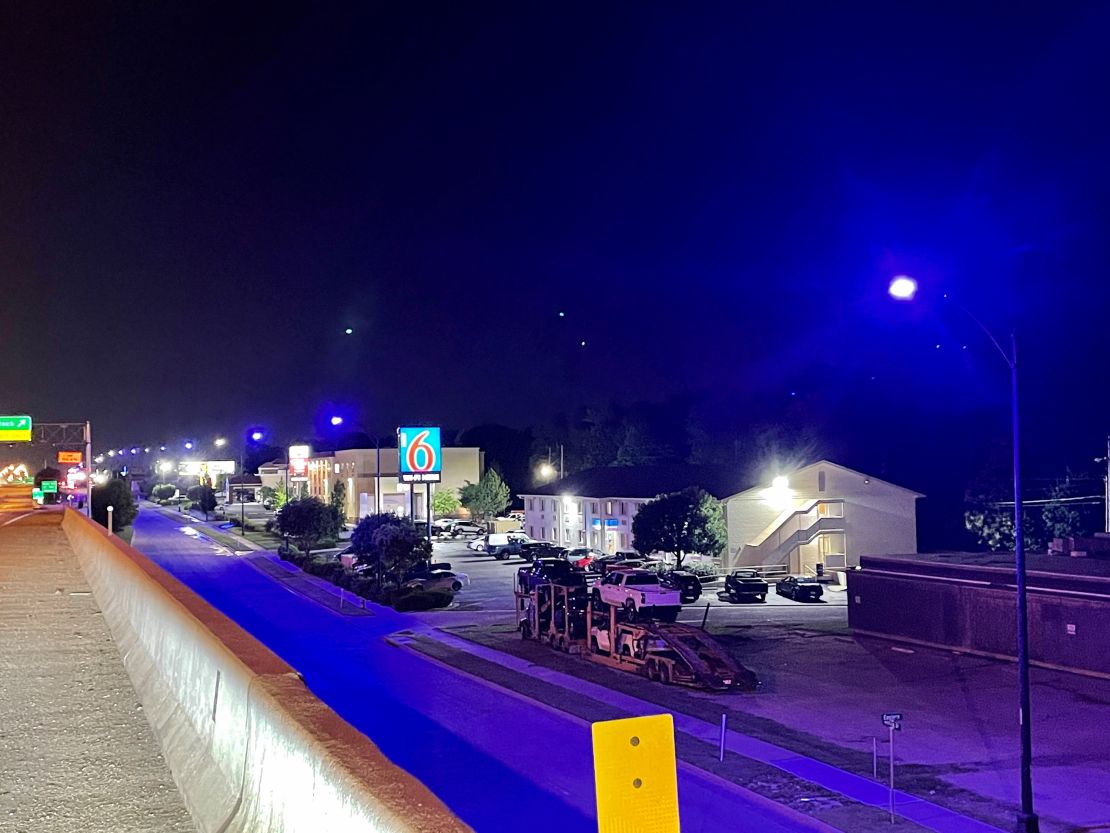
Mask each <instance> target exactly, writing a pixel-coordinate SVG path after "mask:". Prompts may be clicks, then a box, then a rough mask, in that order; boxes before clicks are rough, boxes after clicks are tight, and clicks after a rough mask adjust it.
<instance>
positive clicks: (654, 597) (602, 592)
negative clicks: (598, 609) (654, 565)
mask: <svg viewBox="0 0 1110 833" xmlns="http://www.w3.org/2000/svg"><path fill="white" fill-rule="evenodd" d="M594 601H599V602H604V603H605V604H607V605H611V606H612V607H618V608H622V609H623V610H624V611H625V612H626V613H628V614H629V616H631V617H641V616H652V615H656V614H657V613H658V614H659V615H664V616H666V615H669V614H673V613H677V612H678V610H679V609H680V608H681V607H682V598H681V596H680V594H679V591H678V590H676V589H675V588H673V587H668V586H667V585H665V584H662V583H660V581H659V576H658V575H657V574H656V573H653V572H650V571H648V570H615V571H614V572H611V573H609V575H607V576H605V578H603V579H602V580H601V581H599V582H598V583H597V584H595V585H594Z"/></svg>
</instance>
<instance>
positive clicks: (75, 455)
mask: <svg viewBox="0 0 1110 833" xmlns="http://www.w3.org/2000/svg"><path fill="white" fill-rule="evenodd" d="M58 462H59V463H69V464H71V465H72V464H75V463H80V462H81V452H80V451H59V452H58Z"/></svg>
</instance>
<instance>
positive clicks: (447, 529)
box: [432, 518, 459, 535]
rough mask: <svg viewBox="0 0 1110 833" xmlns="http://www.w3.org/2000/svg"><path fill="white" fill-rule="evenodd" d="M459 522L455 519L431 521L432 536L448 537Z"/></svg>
mask: <svg viewBox="0 0 1110 833" xmlns="http://www.w3.org/2000/svg"><path fill="white" fill-rule="evenodd" d="M458 523H459V521H458V519H457V518H436V519H435V520H434V521H432V534H433V535H450V534H451V531H452V530H453V529H454V528H455V525H456V524H458Z"/></svg>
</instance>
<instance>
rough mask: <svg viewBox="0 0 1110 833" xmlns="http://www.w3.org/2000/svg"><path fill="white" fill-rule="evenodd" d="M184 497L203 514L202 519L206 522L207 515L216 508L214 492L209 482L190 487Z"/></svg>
mask: <svg viewBox="0 0 1110 833" xmlns="http://www.w3.org/2000/svg"><path fill="white" fill-rule="evenodd" d="M185 496H186V497H188V498H189V500H191V501H192V502H193V505H194V506H196V507H197V508H198V509H200V511H202V512H203V513H204V519H205V520H208V513H209V512H211V511H212V510H213V509H215V508H216V492H215V491H214V490H213V489H212V487H211V486H210V485H209V481H207V480H206V481H205V482H203V483H198V484H197V485H196V486H190V487H189V490H188V491H187V492H186V493H185Z"/></svg>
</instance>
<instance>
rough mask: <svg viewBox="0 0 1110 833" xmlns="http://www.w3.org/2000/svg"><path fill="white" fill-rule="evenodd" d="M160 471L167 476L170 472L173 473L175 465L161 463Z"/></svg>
mask: <svg viewBox="0 0 1110 833" xmlns="http://www.w3.org/2000/svg"><path fill="white" fill-rule="evenodd" d="M158 470H159V471H160V472H162V474H166V473H168V472H171V471H173V463H169V462H166V463H161V464H159V466H158Z"/></svg>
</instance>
